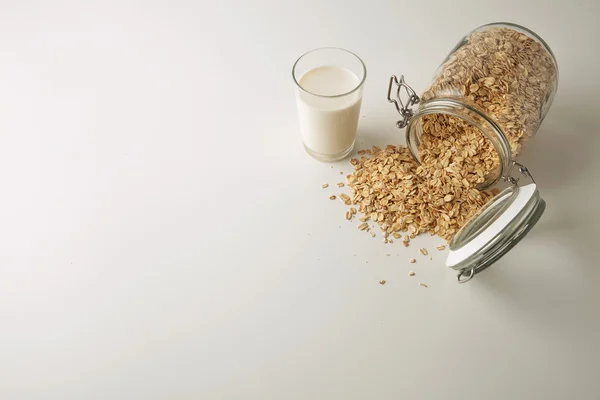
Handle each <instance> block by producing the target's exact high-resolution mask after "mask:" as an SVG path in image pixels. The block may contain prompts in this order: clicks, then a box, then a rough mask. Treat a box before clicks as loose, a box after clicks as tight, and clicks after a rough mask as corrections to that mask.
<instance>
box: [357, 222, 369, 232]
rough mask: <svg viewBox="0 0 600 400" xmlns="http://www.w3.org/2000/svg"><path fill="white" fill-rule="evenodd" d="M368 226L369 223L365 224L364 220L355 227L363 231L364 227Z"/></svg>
mask: <svg viewBox="0 0 600 400" xmlns="http://www.w3.org/2000/svg"><path fill="white" fill-rule="evenodd" d="M368 227H369V224H367V223H366V222H363V223H362V224H360V225H358V226H357V228H358V229H359V230H361V231H364V230H365V229H367V228H368Z"/></svg>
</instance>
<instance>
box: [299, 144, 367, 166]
mask: <svg viewBox="0 0 600 400" xmlns="http://www.w3.org/2000/svg"><path fill="white" fill-rule="evenodd" d="M355 143H356V142H352V145H350V147H348V148H347V149H346V150H344V151H342V152H341V153H337V154H322V153H318V152H316V151H314V150H311V149H309V148H308V147H306V145H305V144H303V145H304V150H306V152H307V153H308V154H309V155H310V156H311V157H312V158H314V159H316V160H319V161H323V162H331V161H340V160H343V159H344V158H346V157H348V155H349V154H350V153H352V150H354V144H355Z"/></svg>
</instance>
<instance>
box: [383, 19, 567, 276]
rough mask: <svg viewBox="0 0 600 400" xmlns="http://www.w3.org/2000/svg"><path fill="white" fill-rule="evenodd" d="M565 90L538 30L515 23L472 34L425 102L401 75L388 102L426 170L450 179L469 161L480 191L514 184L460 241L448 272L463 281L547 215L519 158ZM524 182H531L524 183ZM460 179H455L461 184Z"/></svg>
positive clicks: (454, 246) (460, 233) (461, 232)
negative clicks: (453, 171)
mask: <svg viewBox="0 0 600 400" xmlns="http://www.w3.org/2000/svg"><path fill="white" fill-rule="evenodd" d="M557 86H558V67H557V63H556V59H555V57H554V54H553V53H552V50H550V47H549V46H548V45H547V44H546V43H545V42H544V40H543V39H542V38H540V37H539V36H538V35H536V34H535V33H534V32H532V31H530V30H529V29H527V28H524V27H522V26H519V25H515V24H510V23H494V24H489V25H484V26H481V27H479V28H477V29H475V30H474V31H472V32H470V33H469V34H467V35H466V36H465V37H464V38H463V39H461V40H460V42H459V43H458V45H457V46H456V47H455V48H454V50H452V51H451V52H450V54H449V55H448V57H447V58H446V60H445V61H444V62H443V63H442V65H441V66H440V67H439V69H438V71H437V72H436V74H435V77H434V79H433V82H432V83H431V85H430V86H429V87H428V88H427V89H426V90H425V91H424V92H423V94H422V95H421V97H418V96H417V95H416V93H415V91H414V90H413V89H412V88H411V87H410V86H408V85H407V84H406V83H405V82H404V78H403V77H400V79H397V78H396V77H395V76H392V77H391V79H390V84H389V88H388V100H389V101H390V102H392V103H394V104H395V106H396V109H397V110H398V112H399V113H400V115H401V116H402V119H401V120H400V121H398V123H397V126H398V128H404V127H406V143H407V147H408V148H409V150H410V152H411V154H412V155H413V157H414V158H415V159H416V160H417V161H418V162H419V163H424V162H427V163H429V164H431V163H436V164H437V165H438V167H441V168H444V169H448V171H449V173H450V171H451V168H452V166H453V165H455V164H456V163H459V164H460V165H461V166H462V168H463V169H466V170H468V174H470V175H471V178H473V177H475V179H476V182H477V184H478V185H479V186H478V188H479V189H486V188H489V187H491V186H493V185H495V184H496V183H497V182H498V181H500V180H501V179H502V180H504V181H507V182H509V183H510V186H509V187H508V188H506V189H505V190H503V191H502V192H500V193H499V194H498V195H496V196H495V197H493V198H492V199H491V200H490V201H489V202H488V203H487V204H485V205H484V206H483V207H482V208H481V209H480V210H479V211H478V212H477V213H476V214H475V215H474V216H473V217H472V218H471V219H470V220H469V221H468V222H467V223H466V224H465V225H464V226H463V227H462V228H461V229H460V230H459V231H458V232H457V233H456V235H455V236H454V238H453V239H452V241H451V242H450V253H449V255H448V259H447V260H446V266H448V267H450V268H453V269H455V270H457V271H459V273H458V281H459V282H466V281H468V280H470V279H471V278H472V277H473V276H474V275H475V274H476V273H478V272H480V271H482V270H484V269H485V268H487V267H488V266H490V265H491V264H492V263H494V262H495V261H496V260H498V259H499V258H500V257H502V256H503V255H504V254H506V252H507V251H508V250H510V249H511V248H512V247H513V246H514V245H515V244H517V243H518V242H519V240H520V239H521V238H523V237H524V236H525V234H526V233H527V232H528V231H529V230H530V229H531V228H532V227H533V226H534V225H535V223H536V222H537V221H538V220H539V218H540V216H541V215H542V213H543V212H544V209H545V202H544V200H543V199H542V198H541V197H540V194H539V192H538V190H537V186H536V184H535V181H534V179H533V177H532V176H531V174H530V173H529V171H528V169H527V168H526V167H524V166H523V165H521V164H519V163H517V162H516V159H517V157H518V156H519V154H520V152H521V150H522V148H523V146H524V145H525V144H526V143H527V141H528V140H529V138H531V137H532V136H533V135H534V134H535V133H536V132H537V130H538V129H539V127H540V124H541V123H542V121H543V119H544V117H545V116H546V114H547V112H548V109H549V108H550V105H551V104H552V100H553V99H554V95H555V93H556V89H557ZM413 107H415V109H413ZM523 176H524V177H525V178H527V180H528V183H527V184H524V185H519V178H520V177H523ZM471 180H473V179H471ZM460 181H461V180H460V179H458V180H453V182H458V183H456V185H459V186H460V185H461V183H460Z"/></svg>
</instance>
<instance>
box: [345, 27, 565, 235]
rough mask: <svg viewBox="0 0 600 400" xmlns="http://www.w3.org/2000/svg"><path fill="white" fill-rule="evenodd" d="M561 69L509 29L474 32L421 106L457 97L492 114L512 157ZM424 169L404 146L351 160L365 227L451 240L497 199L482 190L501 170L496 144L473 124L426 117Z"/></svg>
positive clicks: (354, 197) (354, 196) (355, 200)
mask: <svg viewBox="0 0 600 400" xmlns="http://www.w3.org/2000/svg"><path fill="white" fill-rule="evenodd" d="M556 74H557V71H556V67H555V64H554V61H553V59H552V57H551V55H550V54H549V53H548V52H547V51H546V50H545V49H544V48H543V47H542V46H541V45H540V44H539V43H537V42H536V41H534V40H533V39H531V38H529V37H527V36H526V35H523V34H522V33H520V32H517V31H515V30H513V29H510V28H504V27H503V28H491V29H488V30H484V31H480V32H474V33H472V34H471V35H470V36H469V37H468V40H467V41H466V43H465V44H464V45H463V46H461V47H460V48H459V49H458V50H456V51H455V53H454V54H453V55H451V56H450V57H449V59H448V60H447V61H446V62H445V63H444V64H443V65H442V67H441V68H440V70H439V73H438V75H437V76H436V78H435V79H434V81H433V83H432V85H431V86H430V87H429V88H428V89H427V90H426V91H425V93H424V94H423V96H422V100H424V101H427V100H429V99H431V98H434V97H454V98H459V99H460V100H461V101H464V102H466V103H468V104H471V105H472V106H474V107H476V108H477V109H479V110H481V111H483V112H485V113H487V114H488V115H489V116H490V117H491V118H492V119H493V120H494V121H496V123H497V124H498V125H499V126H500V127H501V128H502V130H503V132H504V133H505V135H506V138H507V140H508V142H509V144H510V147H511V150H512V153H513V156H516V155H518V154H519V152H520V151H521V148H522V146H523V145H524V144H525V143H526V141H527V140H528V139H529V137H531V136H532V135H533V134H534V133H535V131H537V129H538V127H539V124H540V123H541V120H542V119H543V115H540V110H541V109H543V108H544V106H545V104H546V103H545V102H547V101H548V99H549V98H551V97H552V96H553V94H554V92H555V90H556ZM421 128H422V129H421V131H422V132H421V133H422V134H421V140H420V143H419V155H420V159H421V165H418V164H417V163H416V162H415V161H414V160H413V158H412V156H411V154H410V152H409V151H408V150H407V149H406V148H403V147H396V146H392V145H390V146H387V147H386V148H385V149H380V148H378V147H373V149H371V150H362V151H359V155H361V157H360V159H353V160H351V163H352V165H353V166H354V172H353V173H352V174H351V175H349V176H348V177H347V178H348V188H349V190H350V193H351V197H350V198H348V196H346V197H345V198H344V197H341V198H342V200H343V201H344V202H345V203H346V204H356V205H358V211H360V212H361V213H363V214H365V216H364V217H362V218H361V221H362V222H363V223H362V224H360V225H359V229H361V230H367V229H368V228H367V224H366V223H365V221H366V220H367V219H371V220H372V221H375V222H377V223H378V224H379V226H380V227H381V229H382V231H383V232H384V238H385V240H386V241H387V237H388V236H389V235H393V236H394V237H395V238H398V237H400V235H399V234H398V232H400V231H402V232H406V231H408V232H410V234H411V236H412V237H414V236H416V235H418V234H419V233H423V232H428V233H430V234H432V235H439V236H441V237H443V238H445V239H446V240H450V239H451V238H452V237H453V236H454V234H455V233H456V232H457V231H458V230H459V229H460V228H461V227H462V226H463V225H464V224H465V223H466V222H467V221H468V220H469V219H470V218H471V217H472V216H473V215H474V214H475V213H476V212H477V211H478V210H479V209H480V208H481V207H482V206H483V205H484V204H485V203H487V202H488V201H489V200H490V198H491V197H492V196H493V194H492V193H490V192H485V191H480V190H478V189H477V187H479V186H481V185H483V186H485V185H486V184H488V183H490V180H491V179H493V177H495V176H497V174H498V172H499V171H498V169H499V166H500V160H499V158H498V154H497V152H496V151H495V149H494V147H493V145H492V143H491V142H490V141H489V140H488V139H486V138H485V137H484V136H483V134H482V133H481V132H480V131H479V130H477V129H476V128H475V127H473V126H472V125H470V124H468V123H466V122H464V121H463V120H461V119H458V118H455V117H451V116H447V115H441V114H434V115H427V116H424V117H423V120H422V126H421Z"/></svg>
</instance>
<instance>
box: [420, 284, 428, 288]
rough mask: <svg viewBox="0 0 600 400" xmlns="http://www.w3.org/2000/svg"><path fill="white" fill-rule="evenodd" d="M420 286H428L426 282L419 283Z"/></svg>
mask: <svg viewBox="0 0 600 400" xmlns="http://www.w3.org/2000/svg"><path fill="white" fill-rule="evenodd" d="M419 286H423V287H424V288H426V287H427V285H426V284H424V283H419Z"/></svg>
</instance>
